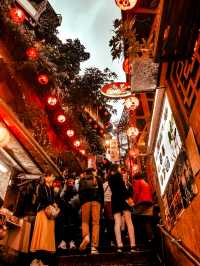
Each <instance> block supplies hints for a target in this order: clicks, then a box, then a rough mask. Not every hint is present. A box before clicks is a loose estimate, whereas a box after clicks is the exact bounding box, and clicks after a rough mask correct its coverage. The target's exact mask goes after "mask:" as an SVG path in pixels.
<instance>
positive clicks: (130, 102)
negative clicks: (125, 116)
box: [124, 96, 140, 111]
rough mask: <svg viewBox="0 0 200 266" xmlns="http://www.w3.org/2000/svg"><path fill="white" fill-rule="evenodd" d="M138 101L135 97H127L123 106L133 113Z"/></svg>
mask: <svg viewBox="0 0 200 266" xmlns="http://www.w3.org/2000/svg"><path fill="white" fill-rule="evenodd" d="M139 104H140V102H139V99H138V98H137V97H135V96H133V97H129V98H128V99H126V100H125V102H124V105H125V107H126V108H127V109H128V110H129V111H134V110H135V109H137V107H138V106H139Z"/></svg>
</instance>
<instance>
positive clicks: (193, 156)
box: [149, 91, 200, 265]
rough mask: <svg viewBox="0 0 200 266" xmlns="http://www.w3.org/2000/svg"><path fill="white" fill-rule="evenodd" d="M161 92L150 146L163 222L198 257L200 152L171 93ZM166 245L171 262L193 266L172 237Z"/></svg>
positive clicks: (154, 116)
mask: <svg viewBox="0 0 200 266" xmlns="http://www.w3.org/2000/svg"><path fill="white" fill-rule="evenodd" d="M159 93H160V92H157V97H156V99H157V100H158V101H157V102H156V101H155V105H154V112H153V116H152V125H151V131H150V132H151V134H150V138H149V148H151V152H152V157H153V162H154V185H155V187H156V190H157V196H158V201H159V205H160V209H161V222H162V224H163V226H164V228H165V229H166V230H167V231H168V232H169V233H170V234H171V235H172V236H173V237H175V238H176V239H179V240H180V241H182V244H183V245H184V246H185V247H187V248H188V249H189V250H191V251H192V252H193V253H194V254H196V255H197V256H198V250H196V248H195V247H196V245H197V243H198V239H199V229H198V226H197V224H198V222H197V221H198V219H199V215H198V212H195V213H194V210H196V208H197V206H198V204H199V170H200V160H199V152H198V148H197V145H196V142H195V138H194V134H193V131H192V129H191V128H189V129H188V130H187V132H185V133H184V132H183V131H182V128H181V124H183V122H181V121H182V120H181V118H180V114H179V111H178V107H177V106H176V105H175V103H174V102H173V100H172V97H171V95H170V92H169V91H165V92H164V93H163V92H162V94H160V95H159ZM156 103H157V104H156ZM158 103H159V104H158ZM159 105H160V106H159ZM183 133H184V134H183ZM149 151H150V150H149ZM166 246H167V250H168V251H169V254H171V255H170V256H171V258H170V263H174V262H175V261H176V259H177V258H179V259H180V262H179V263H180V264H178V265H186V263H188V264H187V265H190V264H189V262H188V261H187V260H185V258H184V257H182V256H180V254H179V252H178V251H177V249H176V247H175V246H173V244H172V243H171V242H170V241H168V239H166ZM179 256H180V257H179ZM181 263H183V264H181ZM184 263H185V264H184Z"/></svg>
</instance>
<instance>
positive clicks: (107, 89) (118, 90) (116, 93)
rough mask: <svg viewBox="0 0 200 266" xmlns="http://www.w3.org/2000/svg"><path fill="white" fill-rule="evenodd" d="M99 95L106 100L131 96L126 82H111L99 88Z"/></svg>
mask: <svg viewBox="0 0 200 266" xmlns="http://www.w3.org/2000/svg"><path fill="white" fill-rule="evenodd" d="M100 91H101V93H102V94H103V95H104V96H106V97H108V98H118V99H120V98H126V97H129V96H131V87H130V85H129V83H127V82H112V83H109V84H106V85H105V86H104V87H102V88H101V90H100Z"/></svg>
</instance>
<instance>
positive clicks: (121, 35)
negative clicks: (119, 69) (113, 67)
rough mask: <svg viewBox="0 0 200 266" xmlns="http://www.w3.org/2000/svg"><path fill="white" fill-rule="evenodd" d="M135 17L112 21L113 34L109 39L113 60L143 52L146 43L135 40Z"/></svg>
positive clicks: (131, 56) (135, 55)
mask: <svg viewBox="0 0 200 266" xmlns="http://www.w3.org/2000/svg"><path fill="white" fill-rule="evenodd" d="M134 24H135V19H134V18H133V19H126V20H124V21H123V20H122V19H115V20H114V22H113V28H114V30H113V36H112V38H111V39H110V41H109V47H110V48H111V55H112V58H113V60H115V59H120V58H121V57H122V56H123V55H124V57H125V58H126V57H129V58H134V57H138V56H141V55H142V54H143V50H144V48H146V46H147V43H146V42H145V41H144V40H142V42H143V43H140V42H139V41H138V40H137V35H136V29H135V28H134Z"/></svg>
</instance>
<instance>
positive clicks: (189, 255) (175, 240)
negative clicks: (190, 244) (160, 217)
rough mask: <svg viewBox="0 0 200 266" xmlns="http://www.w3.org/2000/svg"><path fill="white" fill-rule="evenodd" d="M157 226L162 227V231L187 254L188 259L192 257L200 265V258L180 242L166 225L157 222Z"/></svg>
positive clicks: (191, 259)
mask: <svg viewBox="0 0 200 266" xmlns="http://www.w3.org/2000/svg"><path fill="white" fill-rule="evenodd" d="M157 227H158V228H159V229H160V231H161V233H163V234H164V235H165V236H167V237H168V238H169V239H170V241H171V242H172V243H173V244H175V245H176V246H177V247H178V248H179V249H180V250H181V251H182V252H183V253H184V255H186V256H187V258H188V259H190V261H192V262H193V263H194V264H195V265H197V266H200V259H199V258H195V257H194V256H193V255H192V254H191V252H190V251H189V250H188V249H187V248H185V247H184V246H183V245H182V244H180V240H177V239H176V238H175V237H173V236H172V235H171V234H170V233H169V232H168V231H167V229H165V228H164V225H161V224H157Z"/></svg>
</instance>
